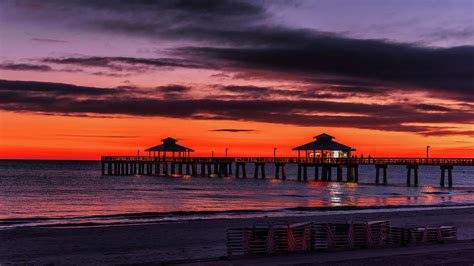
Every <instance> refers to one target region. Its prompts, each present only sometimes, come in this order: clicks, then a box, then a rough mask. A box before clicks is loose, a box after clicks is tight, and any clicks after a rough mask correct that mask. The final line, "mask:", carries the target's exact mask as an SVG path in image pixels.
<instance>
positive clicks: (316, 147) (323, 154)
mask: <svg viewBox="0 0 474 266" xmlns="http://www.w3.org/2000/svg"><path fill="white" fill-rule="evenodd" d="M314 139H315V140H314V141H312V142H310V143H306V144H304V145H301V146H298V147H295V148H293V150H294V151H298V159H300V158H301V151H303V152H304V156H305V158H306V161H308V158H312V159H313V160H314V161H316V158H321V159H322V158H350V157H351V151H355V149H354V148H352V147H349V146H346V145H344V144H341V143H338V142H335V141H333V139H334V137H333V136H330V135H328V134H326V133H323V134H321V135H318V136H316V137H314Z"/></svg>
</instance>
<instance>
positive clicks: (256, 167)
mask: <svg viewBox="0 0 474 266" xmlns="http://www.w3.org/2000/svg"><path fill="white" fill-rule="evenodd" d="M259 168H260V169H261V171H262V174H261V177H262V179H265V163H255V168H254V169H255V170H254V172H253V177H254V178H258V171H259Z"/></svg>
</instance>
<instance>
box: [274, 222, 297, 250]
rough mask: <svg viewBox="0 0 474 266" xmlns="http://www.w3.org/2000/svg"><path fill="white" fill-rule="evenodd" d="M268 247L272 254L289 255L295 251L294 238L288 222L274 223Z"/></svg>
mask: <svg viewBox="0 0 474 266" xmlns="http://www.w3.org/2000/svg"><path fill="white" fill-rule="evenodd" d="M268 245H269V252H271V253H288V252H291V251H294V250H295V247H294V246H295V244H294V238H293V235H292V232H291V228H290V224H289V223H288V222H287V221H275V222H273V223H272V226H271V228H270V234H269V240H268Z"/></svg>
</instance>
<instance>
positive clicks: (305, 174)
mask: <svg viewBox="0 0 474 266" xmlns="http://www.w3.org/2000/svg"><path fill="white" fill-rule="evenodd" d="M303 180H304V181H307V180H308V165H307V164H304V165H303Z"/></svg>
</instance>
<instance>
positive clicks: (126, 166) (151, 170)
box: [101, 134, 474, 187]
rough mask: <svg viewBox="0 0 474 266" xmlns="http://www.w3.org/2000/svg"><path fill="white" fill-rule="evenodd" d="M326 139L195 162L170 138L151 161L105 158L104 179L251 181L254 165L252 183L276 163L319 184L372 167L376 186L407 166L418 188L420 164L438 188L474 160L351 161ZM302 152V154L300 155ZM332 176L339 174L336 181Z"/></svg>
mask: <svg viewBox="0 0 474 266" xmlns="http://www.w3.org/2000/svg"><path fill="white" fill-rule="evenodd" d="M332 139H333V137H331V136H329V135H327V134H322V135H318V136H316V137H315V141H313V142H310V143H307V144H304V145H301V146H298V147H296V148H294V149H293V150H295V151H297V152H298V156H295V157H276V156H274V157H213V156H212V157H195V156H191V152H193V151H194V150H192V149H190V148H186V147H184V146H181V145H178V144H176V140H175V139H172V138H166V139H164V140H162V142H163V144H161V145H158V146H155V147H152V148H149V149H147V150H145V151H147V152H148V156H102V160H101V161H102V175H164V176H169V175H186V176H192V177H194V176H217V177H228V176H231V175H233V170H235V174H234V175H233V176H234V177H235V178H247V169H248V168H249V166H248V165H253V167H252V168H253V177H254V178H256V179H257V178H262V179H264V178H266V173H265V165H266V164H274V169H275V173H274V178H276V179H282V180H286V177H287V175H286V167H287V165H288V164H295V165H296V166H297V169H298V170H297V179H298V181H307V180H308V178H309V176H308V169H309V168H313V170H314V171H313V173H314V176H312V177H311V179H314V180H315V181H337V182H356V183H357V182H359V166H360V165H373V166H374V168H375V178H374V183H375V184H380V183H381V184H387V183H388V182H389V181H388V173H387V166H388V165H405V166H406V169H407V172H406V184H407V185H408V186H410V185H415V186H416V185H418V183H419V179H418V168H419V166H420V165H435V166H439V168H440V186H442V187H444V186H445V185H446V182H445V181H446V174H447V186H449V187H452V185H453V174H452V170H453V168H454V166H474V158H370V157H368V158H363V157H358V158H356V157H354V156H351V151H354V150H355V149H353V148H351V147H349V146H346V145H343V144H340V143H337V142H335V141H333V140H332ZM301 153H303V154H301ZM333 173H334V174H335V176H334V178H333Z"/></svg>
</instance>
